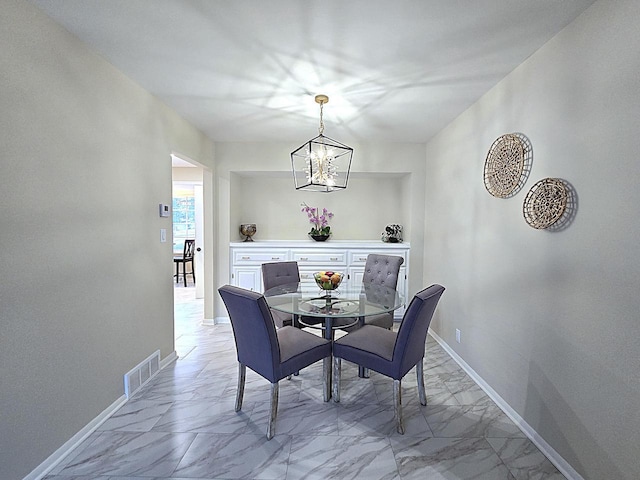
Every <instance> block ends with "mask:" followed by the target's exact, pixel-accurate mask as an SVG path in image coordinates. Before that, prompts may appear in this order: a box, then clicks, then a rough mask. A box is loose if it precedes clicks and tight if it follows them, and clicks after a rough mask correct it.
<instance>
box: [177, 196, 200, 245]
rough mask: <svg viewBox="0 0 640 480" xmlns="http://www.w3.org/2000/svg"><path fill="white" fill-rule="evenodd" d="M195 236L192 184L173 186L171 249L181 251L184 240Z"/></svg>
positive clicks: (194, 208)
mask: <svg viewBox="0 0 640 480" xmlns="http://www.w3.org/2000/svg"><path fill="white" fill-rule="evenodd" d="M187 238H196V206H195V196H194V193H193V186H191V185H176V184H174V186H173V250H174V252H180V253H182V250H183V248H184V241H185V240H186V239H187Z"/></svg>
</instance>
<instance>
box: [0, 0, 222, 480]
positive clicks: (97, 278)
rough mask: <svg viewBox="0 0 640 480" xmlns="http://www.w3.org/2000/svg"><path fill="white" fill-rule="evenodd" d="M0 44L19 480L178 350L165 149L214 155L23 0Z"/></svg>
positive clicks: (2, 190) (0, 231) (3, 390)
mask: <svg viewBox="0 0 640 480" xmlns="http://www.w3.org/2000/svg"><path fill="white" fill-rule="evenodd" d="M0 45H2V48H0V72H2V73H1V74H0V112H2V114H1V115H0V145H2V158H1V160H0V205H1V206H2V208H0V239H1V241H0V271H1V272H2V276H3V278H2V282H1V283H0V327H1V333H0V372H1V373H0V383H1V386H0V412H1V414H0V432H1V433H0V472H1V473H0V477H2V478H3V479H15V478H22V477H23V476H24V475H26V474H28V473H29V472H30V471H32V470H33V469H34V468H35V467H37V466H38V465H39V464H40V463H41V462H43V461H44V460H45V459H46V458H47V457H48V456H49V455H50V454H51V453H52V452H54V451H55V450H56V449H58V448H59V447H60V446H61V445H63V444H64V443H65V442H66V441H67V440H68V439H69V438H71V437H72V436H73V435H74V434H76V433H77V432H78V431H79V430H80V429H82V428H83V427H84V426H85V425H87V424H88V423H89V422H90V421H91V420H93V419H94V418H95V417H96V416H97V415H98V414H99V413H101V412H102V411H104V410H105V409H106V408H107V407H108V406H109V405H111V404H112V403H113V402H114V401H116V400H117V399H118V398H120V397H121V396H122V395H123V374H124V373H125V372H127V371H128V370H130V369H131V368H132V367H134V366H135V365H136V364H138V363H139V362H140V361H141V360H143V359H144V358H145V357H146V356H148V355H150V354H151V353H152V352H153V351H155V350H157V349H160V350H161V355H162V357H166V356H167V355H169V354H170V353H172V352H173V350H174V347H173V295H172V293H173V292H172V273H173V270H172V269H173V265H172V262H171V260H170V259H171V221H170V219H161V218H159V215H158V204H159V203H161V202H162V203H170V202H171V160H170V157H169V156H170V153H171V152H172V151H180V152H182V153H185V154H187V155H189V156H190V157H191V158H194V159H197V160H198V161H200V162H202V163H205V164H206V163H211V162H212V150H213V149H212V145H211V144H210V142H209V141H208V140H206V138H205V137H203V136H202V135H201V134H200V133H199V132H198V131H196V130H195V129H193V128H192V127H191V126H190V125H189V124H187V123H186V122H185V121H184V120H183V119H182V118H180V117H178V116H177V115H176V114H175V113H173V112H172V111H171V110H169V109H168V108H167V107H166V106H164V105H163V104H161V103H159V102H158V101H157V100H156V99H155V98H154V97H153V96H151V95H150V94H148V93H147V92H146V91H144V90H143V89H142V88H140V87H139V86H138V85H136V84H134V83H133V82H131V81H130V80H129V79H127V78H126V77H124V76H123V75H122V74H121V73H120V72H118V71H117V70H115V69H114V68H113V67H111V66H110V65H108V64H107V63H106V62H105V61H104V60H102V59H101V58H100V57H99V56H97V55H96V54H94V53H92V52H90V51H88V50H87V49H86V48H85V47H84V46H83V45H82V44H81V43H79V41H77V40H76V39H75V38H74V37H72V36H71V35H70V34H69V33H68V32H67V31H65V30H63V29H62V28H61V27H59V26H57V24H55V23H53V22H52V21H50V20H49V19H48V18H47V17H45V16H44V15H43V14H42V13H40V11H39V10H37V9H36V8H34V7H33V6H31V5H30V4H28V3H26V2H17V1H13V0H6V1H3V2H2V15H0ZM161 228H166V229H167V230H168V232H167V233H168V239H167V240H168V241H167V243H164V244H161V243H160V241H159V239H160V229H161Z"/></svg>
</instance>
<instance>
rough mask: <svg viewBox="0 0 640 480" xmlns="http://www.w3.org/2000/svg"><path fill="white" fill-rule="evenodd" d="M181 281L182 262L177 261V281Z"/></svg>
mask: <svg viewBox="0 0 640 480" xmlns="http://www.w3.org/2000/svg"><path fill="white" fill-rule="evenodd" d="M179 281H180V262H176V283H178V282H179Z"/></svg>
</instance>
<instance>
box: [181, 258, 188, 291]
mask: <svg viewBox="0 0 640 480" xmlns="http://www.w3.org/2000/svg"><path fill="white" fill-rule="evenodd" d="M182 278H183V279H184V286H185V287H186V286H187V262H182Z"/></svg>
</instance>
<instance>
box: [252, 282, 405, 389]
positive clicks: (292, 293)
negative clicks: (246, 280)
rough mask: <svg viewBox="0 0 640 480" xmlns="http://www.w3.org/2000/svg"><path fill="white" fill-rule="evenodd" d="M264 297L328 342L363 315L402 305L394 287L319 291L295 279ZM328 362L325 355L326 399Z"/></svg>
mask: <svg viewBox="0 0 640 480" xmlns="http://www.w3.org/2000/svg"><path fill="white" fill-rule="evenodd" d="M264 296H265V299H266V300H267V304H268V305H269V308H271V309H273V310H277V311H280V312H285V313H289V314H291V315H292V316H293V321H294V325H300V326H303V327H311V328H318V329H322V331H323V336H324V338H326V339H327V340H330V341H333V339H334V332H335V330H337V329H341V328H348V327H351V326H354V325H356V324H360V325H363V324H364V319H365V317H368V316H371V315H379V314H381V313H389V312H393V311H394V310H396V309H398V308H400V307H402V305H404V299H403V298H402V296H401V295H400V294H399V293H398V292H397V291H396V290H395V289H393V288H389V287H385V286H382V285H364V284H360V285H352V286H349V285H341V286H340V287H338V289H336V290H321V289H319V288H318V286H317V285H316V284H311V283H303V282H297V283H288V284H284V285H279V286H277V287H274V288H271V289H269V290H267V291H266V292H264ZM331 364H332V362H331V359H330V358H325V360H324V363H323V365H324V367H323V368H324V377H325V379H327V378H328V381H327V382H325V391H324V401H325V402H327V401H329V399H330V397H331V384H330V380H331ZM360 374H361V376H362V369H361V372H360Z"/></svg>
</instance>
